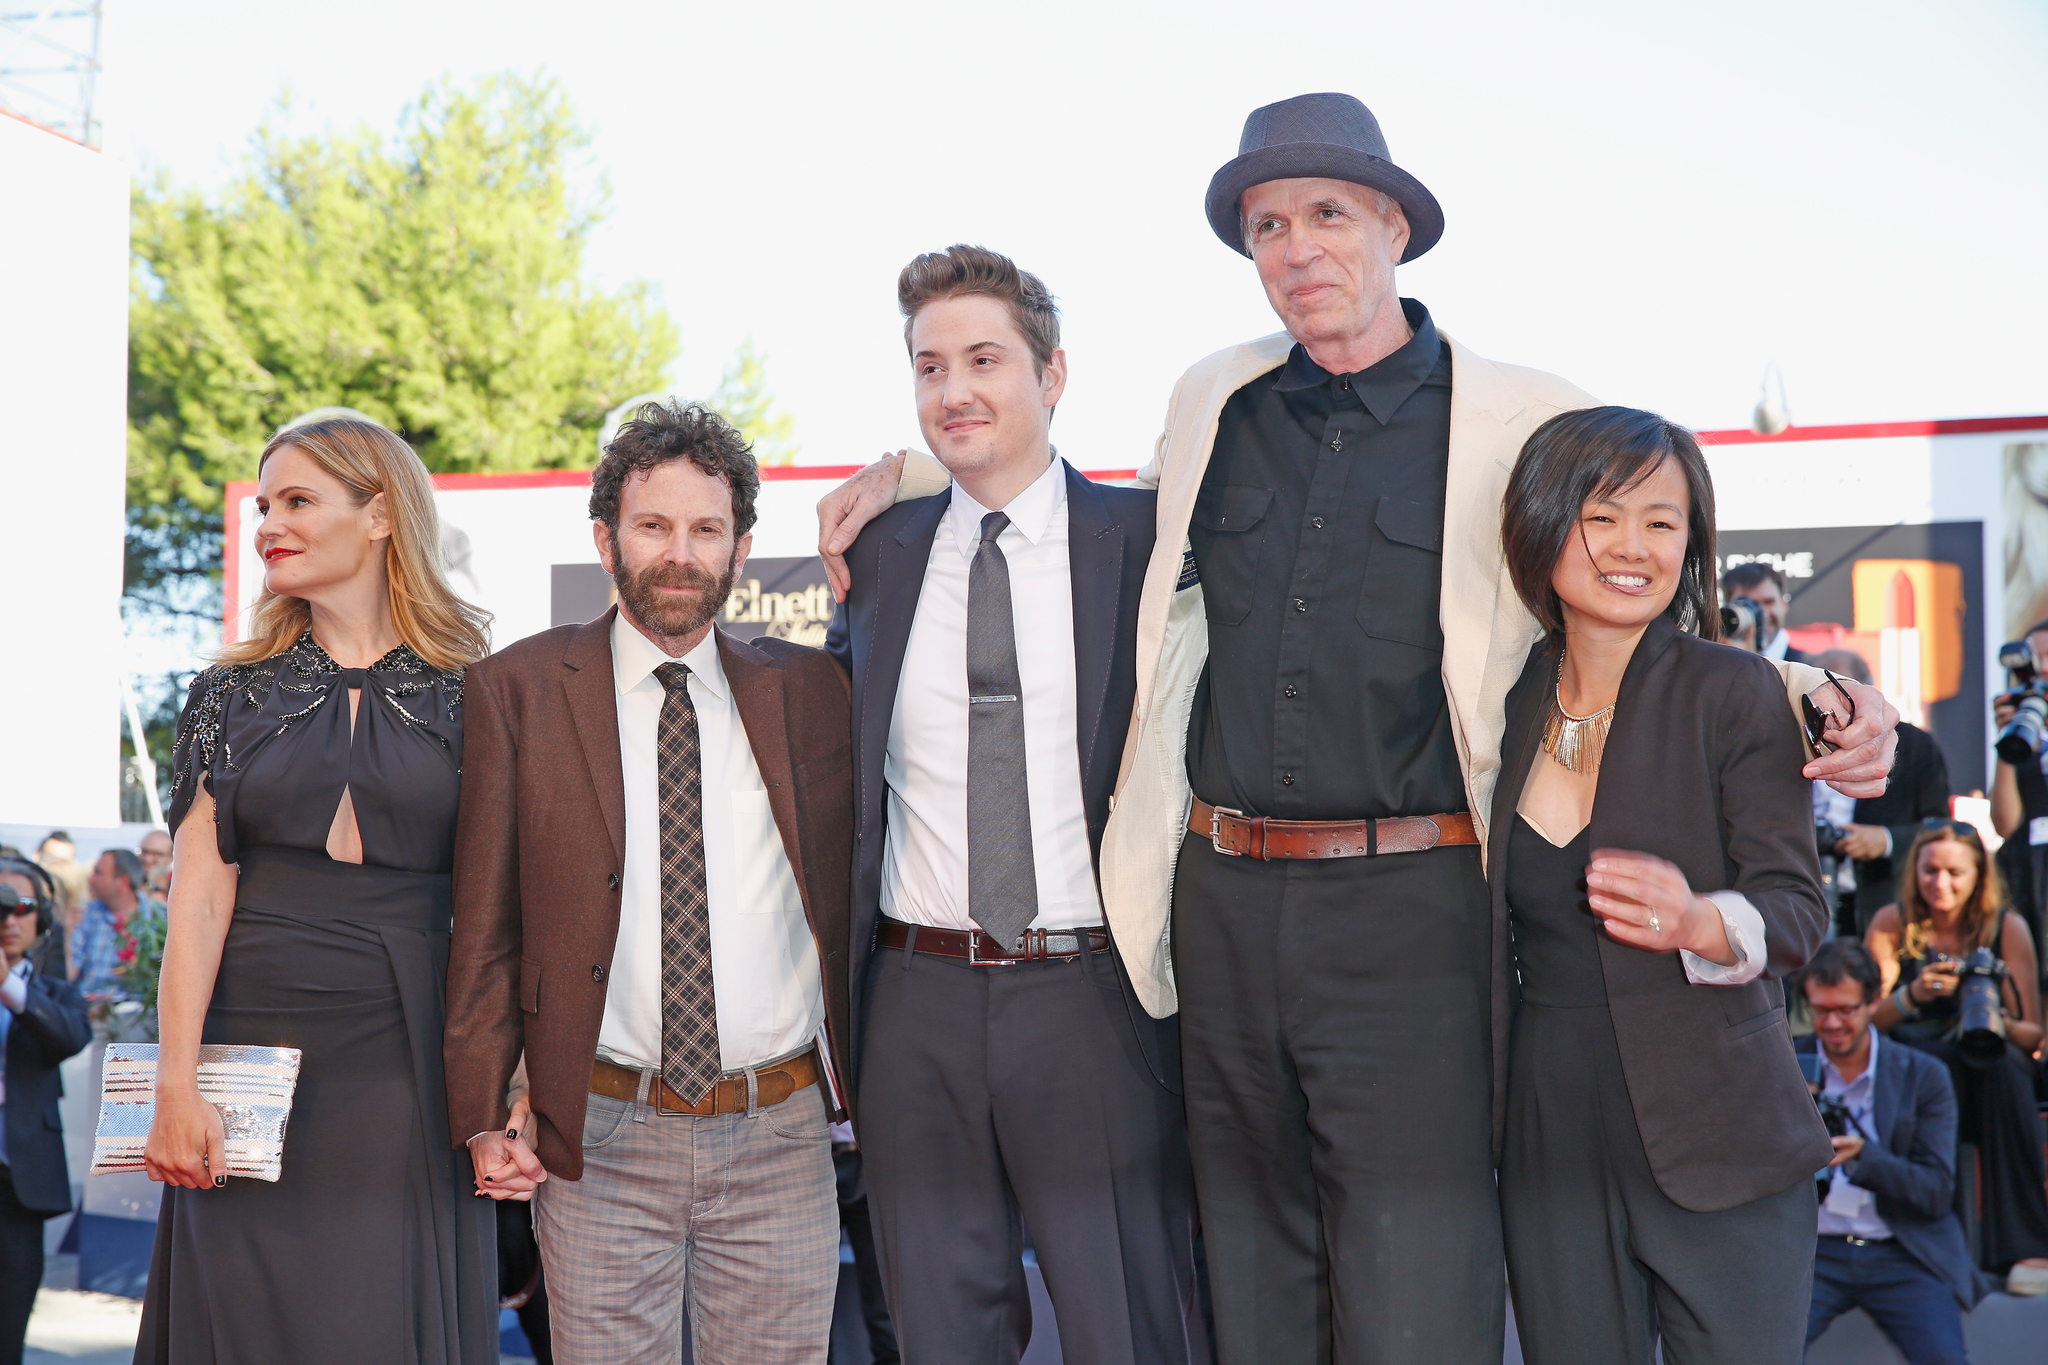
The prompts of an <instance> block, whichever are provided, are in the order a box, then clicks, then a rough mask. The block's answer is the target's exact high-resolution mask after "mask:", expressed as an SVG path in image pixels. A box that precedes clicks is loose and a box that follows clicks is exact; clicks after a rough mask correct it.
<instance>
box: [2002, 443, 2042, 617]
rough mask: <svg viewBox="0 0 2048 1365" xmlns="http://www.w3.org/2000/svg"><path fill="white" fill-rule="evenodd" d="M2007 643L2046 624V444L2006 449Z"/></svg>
mask: <svg viewBox="0 0 2048 1365" xmlns="http://www.w3.org/2000/svg"><path fill="white" fill-rule="evenodd" d="M2002 501H2003V504H2004V508H2003V510H2004V512H2005V638H2006V639H2008V640H2017V639H2019V638H2020V637H2022V636H2024V635H2025V634H2026V633H2027V627H2029V626H2031V625H2033V624H2034V623H2035V622H2037V621H2041V620H2048V441H2020V442H2015V443H2013V444H2011V445H2008V446H2007V447H2006V448H2005V490H2004V497H2003V499H2002Z"/></svg>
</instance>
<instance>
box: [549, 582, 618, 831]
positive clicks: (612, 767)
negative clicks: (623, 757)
mask: <svg viewBox="0 0 2048 1365" xmlns="http://www.w3.org/2000/svg"><path fill="white" fill-rule="evenodd" d="M618 614H619V609H618V608H617V607H613V608H612V609H611V610H609V611H607V612H606V613H605V614H604V615H602V616H600V617H598V618H597V619H596V620H595V621H592V622H591V623H590V624H588V625H586V626H583V627H581V628H580V629H578V630H577V631H576V633H575V634H574V635H571V636H570V637H569V647H568V649H566V650H565V651H563V654H562V662H563V663H564V664H565V665H567V666H568V669H569V672H568V675H567V676H566V677H564V678H563V679H562V694H563V696H564V697H565V698H567V700H568V703H569V716H570V719H571V720H572V721H573V722H574V723H575V726H576V740H577V743H578V744H580V745H581V746H582V748H583V766H584V768H585V770H586V771H587V772H588V773H589V774H590V785H591V786H592V787H594V788H595V789H596V790H597V805H598V809H599V810H602V811H603V812H604V825H605V829H606V830H607V831H608V832H609V833H610V834H611V836H612V856H613V857H614V858H615V859H616V860H617V865H619V866H624V864H625V859H626V774H625V768H624V766H623V765H622V764H621V762H620V759H619V700H618V692H617V689H616V688H615V687H614V686H613V684H612V621H613V620H614V619H615V618H616V617H617V616H618Z"/></svg>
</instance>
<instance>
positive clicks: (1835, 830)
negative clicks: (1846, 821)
mask: <svg viewBox="0 0 2048 1365" xmlns="http://www.w3.org/2000/svg"><path fill="white" fill-rule="evenodd" d="M1848 837H1849V831H1848V830H1846V829H1843V828H1842V827H1841V826H1840V825H1838V824H1836V823H1835V822H1834V821H1832V820H1822V819H1820V818H1818V817H1816V818H1815V819H1814V822H1813V846H1814V847H1815V848H1817V849H1819V850H1820V856H1821V857H1823V858H1833V857H1835V856H1836V854H1835V845H1836V844H1839V843H1841V842H1842V840H1844V839H1846V838H1848Z"/></svg>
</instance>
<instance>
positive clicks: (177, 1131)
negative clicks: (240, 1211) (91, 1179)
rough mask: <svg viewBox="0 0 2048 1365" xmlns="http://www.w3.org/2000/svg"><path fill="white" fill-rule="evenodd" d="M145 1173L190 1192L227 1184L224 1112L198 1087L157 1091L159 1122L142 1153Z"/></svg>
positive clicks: (155, 1123)
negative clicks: (221, 1117)
mask: <svg viewBox="0 0 2048 1365" xmlns="http://www.w3.org/2000/svg"><path fill="white" fill-rule="evenodd" d="M142 1168H143V1169H144V1170H145V1171H147V1172H149V1178H150V1179H151V1180H161V1181H163V1182H164V1183H165V1184H166V1185H177V1186H181V1187H182V1188H184V1189H188V1190H207V1189H216V1188H218V1187H220V1186H222V1185H225V1184H227V1183H228V1152H227V1132H226V1130H225V1129H224V1128H222V1126H221V1121H220V1110H218V1109H216V1108H214V1107H213V1105H212V1103H211V1102H209V1101H208V1100H207V1099H206V1097H205V1096H203V1095H201V1094H200V1093H199V1087H198V1086H197V1085H196V1084H195V1085H191V1086H187V1087H185V1088H184V1089H182V1090H181V1089H167V1088H165V1087H164V1086H162V1085H159V1086H158V1087H157V1095H156V1119H155V1121H154V1122H152V1123H151V1124H150V1126H149V1145H148V1146H147V1147H144V1148H143V1149H142Z"/></svg>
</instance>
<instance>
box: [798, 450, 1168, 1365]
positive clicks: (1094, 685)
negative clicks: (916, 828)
mask: <svg viewBox="0 0 2048 1365" xmlns="http://www.w3.org/2000/svg"><path fill="white" fill-rule="evenodd" d="M1066 480H1067V486H1066V496H1067V512H1066V515H1067V518H1068V557H1069V561H1070V570H1071V576H1072V580H1073V594H1074V597H1073V602H1074V606H1073V621H1074V673H1075V681H1076V716H1077V724H1076V727H1075V730H1076V733H1075V748H1076V752H1075V759H1076V762H1077V763H1078V765H1079V768H1080V776H1081V794H1082V800H1083V803H1084V805H1085V807H1086V814H1087V822H1088V837H1089V846H1090V853H1091V856H1099V853H1100V850H1101V844H1102V830H1103V825H1104V823H1105V822H1106V821H1107V819H1108V815H1109V797H1110V793H1111V792H1112V791H1113V790H1114V787H1115V783H1116V775H1117V769H1118V766H1119V763H1120V761H1121V759H1122V757H1123V750H1124V739H1125V735H1126V732H1127V729H1128V726H1129V722H1130V717H1131V710H1132V705H1133V698H1134V694H1135V691H1136V686H1137V681H1136V663H1135V659H1136V634H1137V615H1138V593H1139V588H1140V585H1141V583H1142V581H1143V577H1144V572H1145V566H1146V563H1147V561H1148V559H1149V557H1150V555H1151V551H1152V530H1153V505H1154V501H1155V498H1154V494H1153V493H1152V492H1151V491H1149V490H1139V489H1126V488H1115V487H1106V486H1098V485H1096V484H1093V483H1090V482H1089V481H1088V480H1087V479H1085V478H1083V477H1082V476H1081V475H1079V474H1078V473H1075V472H1074V471H1073V470H1072V469H1071V468H1069V469H1068V470H1067V473H1066ZM950 502H951V494H950V492H948V493H942V494H939V495H937V496H935V497H930V498H921V499H917V500H914V501H908V502H903V503H899V504H897V505H896V506H895V507H894V508H892V509H890V510H889V511H887V512H884V513H883V514H882V515H881V516H879V517H877V518H876V519H875V520H874V521H873V522H871V523H870V524H869V525H868V526H867V528H866V529H865V530H864V531H863V532H862V533H861V536H860V538H859V539H858V540H857V541H856V542H855V543H854V545H853V547H852V548H851V549H850V550H849V551H848V552H847V566H848V568H849V570H850V571H851V573H852V577H853V586H852V590H851V591H850V592H849V593H848V595H847V599H846V602H845V604H844V605H843V606H842V607H841V609H840V611H839V614H838V616H837V618H836V619H835V620H834V622H833V625H832V629H831V633H830V637H829V639H828V642H827V646H826V647H827V649H828V650H830V651H831V652H832V653H833V654H834V655H835V657H837V658H838V659H839V660H840V661H841V663H842V664H844V665H845V666H846V668H847V670H848V673H849V675H850V677H851V679H852V683H853V711H854V731H855V736H856V739H855V748H856V757H855V786H856V790H857V799H858V809H859V820H858V833H857V835H856V852H855V858H854V884H853V917H852V918H853V923H852V960H853V962H854V963H855V968H854V970H855V972H856V974H857V979H858V976H859V974H862V973H864V974H865V990H864V991H863V990H860V989H856V991H855V1001H854V1015H853V1017H854V1021H855V1023H854V1032H853V1037H854V1048H853V1056H852V1063H853V1067H854V1071H855V1075H856V1077H857V1086H858V1089H859V1094H860V1102H859V1105H858V1107H857V1111H856V1113H855V1133H856V1135H857V1137H858V1138H859V1140H860V1145H861V1155H862V1161H863V1165H864V1174H865V1177H866V1181H867V1188H868V1200H869V1207H870V1214H871V1217H872V1220H873V1226H874V1232H875V1238H876V1243H877V1248H878V1250H879V1251H880V1253H881V1261H882V1270H883V1277H884V1283H885V1285H886V1287H887V1290H888V1298H889V1307H890V1311H891V1314H892V1316H893V1318H894V1320H895V1326H896V1333H897V1338H898V1340H899V1342H900V1343H901V1346H902V1351H903V1355H904V1358H905V1359H907V1360H909V1361H912V1362H931V1363H932V1365H939V1363H940V1362H944V1363H945V1365H952V1363H953V1362H961V1363H962V1365H968V1363H970V1362H971V1363H972V1365H1006V1363H1007V1365H1014V1362H1015V1361H1017V1360H1018V1359H1019V1358H1020V1357H1021V1356H1022V1354H1023V1351H1024V1347H1025V1345H1026V1343H1027V1341H1028V1340H1029V1336H1030V1330H1031V1319H1030V1306H1029V1300H1028V1297H1027V1292H1026V1289H1027V1286H1026V1281H1025V1279H1024V1273H1023V1266H1022V1261H1021V1257H1022V1252H1023V1242H1022V1231H1023V1225H1028V1226H1029V1229H1030V1236H1031V1241H1032V1245H1033V1247H1034V1249H1035V1251H1036V1253H1037V1257H1038V1264H1039V1268H1040V1270H1041V1271H1042V1272H1043V1274H1044V1276H1045V1282H1046V1288H1047V1291H1048V1293H1049V1294H1050V1295H1051V1297H1052V1300H1053V1305H1054V1309H1055V1311H1056V1314H1057V1316H1058V1320H1059V1333H1060V1347H1061V1353H1062V1356H1063V1358H1064V1359H1066V1360H1067V1361H1068V1362H1069V1365H1098V1363H1100V1365H1164V1363H1165V1362H1171V1361H1192V1360H1196V1359H1201V1358H1205V1356H1206V1349H1207V1347H1206V1343H1205V1342H1201V1341H1200V1340H1199V1337H1200V1332H1201V1329H1200V1326H1199V1317H1198V1315H1197V1314H1196V1310H1195V1288H1194V1268H1193V1191H1192V1184H1191V1177H1190V1174H1189V1170H1188V1159H1187V1152H1186V1132H1185V1126H1184V1119H1183V1116H1182V1112H1181V1103H1180V1099H1179V1094H1178V1091H1179V1085H1180V1072H1179V1051H1178V1038H1177V1020H1175V1019H1171V1018H1169V1019H1164V1020H1159V1019H1153V1018H1152V1017H1151V1016H1150V1015H1149V1014H1147V1013H1146V1011H1145V1010H1144V1008H1143V1007H1142V1006H1141V1005H1140V1004H1139V1003H1138V1000H1137V998H1136V996H1135V994H1134V993H1133V991H1132V989H1131V986H1130V983H1129V979H1128V977H1127V975H1126V974H1125V972H1124V969H1123V966H1122V963H1121V961H1120V959H1119V957H1118V955H1117V953H1116V952H1115V951H1114V950H1112V951H1109V952H1104V953H1096V954H1089V955H1084V956H1082V957H1079V958H1076V959H1074V960H1072V961H1067V962H1047V963H1024V964H1019V965H1012V966H1002V967H993V968H991V967H976V966H971V965H969V964H967V963H964V962H959V961H955V960H952V959H945V958H939V957H933V956H929V955H924V954H916V953H913V952H909V951H901V950H888V951H884V950H880V949H877V948H876V947H875V942H876V930H877V925H878V923H879V920H880V915H881V892H882V862H883V848H884V845H885V842H886V839H887V833H886V828H885V821H886V817H887V796H886V790H885V781H884V777H883V761H884V756H885V754H886V752H887V749H888V744H889V729H890V723H891V717H892V713H893V711H894V708H895V703H896V695H897V690H898V686H899V683H900V681H901V678H902V672H903V663H904V656H905V653H906V650H907V649H908V646H909V642H910V634H911V627H912V624H913V622H914V621H915V619H916V616H917V606H918V599H919V596H920V594H921V592H922V590H923V586H924V579H925V572H926V567H927V565H928V563H929V562H930V558H931V553H932V544H933V540H934V538H935V536H936V534H937V531H938V527H939V523H940V519H941V518H942V517H943V516H944V515H945V514H946V509H947V507H948V506H949V505H950ZM1020 1215H1021V1217H1020Z"/></svg>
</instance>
